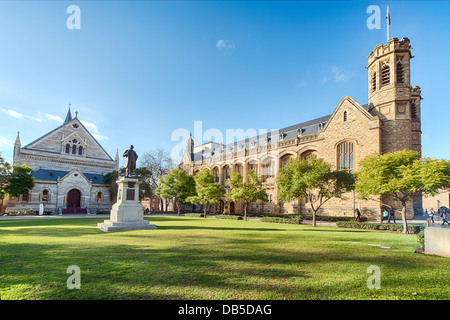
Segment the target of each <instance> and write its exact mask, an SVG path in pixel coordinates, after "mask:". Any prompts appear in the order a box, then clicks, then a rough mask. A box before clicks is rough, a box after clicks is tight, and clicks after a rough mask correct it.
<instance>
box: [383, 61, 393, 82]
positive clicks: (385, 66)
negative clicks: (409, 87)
mask: <svg viewBox="0 0 450 320" xmlns="http://www.w3.org/2000/svg"><path fill="white" fill-rule="evenodd" d="M390 76H391V70H390V68H389V63H388V62H387V61H386V62H384V63H383V66H382V67H381V86H382V87H384V86H387V85H389V83H390Z"/></svg>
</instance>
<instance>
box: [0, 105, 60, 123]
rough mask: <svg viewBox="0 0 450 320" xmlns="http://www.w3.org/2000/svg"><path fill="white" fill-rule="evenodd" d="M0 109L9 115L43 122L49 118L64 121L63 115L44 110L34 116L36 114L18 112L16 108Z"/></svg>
mask: <svg viewBox="0 0 450 320" xmlns="http://www.w3.org/2000/svg"><path fill="white" fill-rule="evenodd" d="M0 110H1V111H2V112H3V113H6V114H7V115H9V116H11V117H14V118H17V119H30V120H33V121H36V122H43V121H48V120H53V121H58V122H63V119H61V117H59V116H55V115H53V114H50V113H44V112H38V116H37V117H34V116H29V115H24V114H22V113H20V112H17V111H15V110H6V109H4V108H0Z"/></svg>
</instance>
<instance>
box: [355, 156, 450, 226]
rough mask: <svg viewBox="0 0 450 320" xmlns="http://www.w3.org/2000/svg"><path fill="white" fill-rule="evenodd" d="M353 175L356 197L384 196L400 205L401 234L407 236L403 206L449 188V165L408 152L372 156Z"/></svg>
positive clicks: (362, 162)
mask: <svg viewBox="0 0 450 320" xmlns="http://www.w3.org/2000/svg"><path fill="white" fill-rule="evenodd" d="M359 165H360V169H359V171H358V172H357V175H356V192H357V193H358V197H359V198H361V199H364V200H367V199H368V198H369V197H370V196H374V195H379V196H382V195H384V196H387V197H389V198H391V199H393V200H397V201H399V202H400V203H401V205H402V220H403V233H408V224H407V221H406V205H407V203H408V201H411V200H412V199H413V197H414V196H416V195H418V194H420V193H422V194H423V195H435V194H437V193H438V192H439V189H441V188H446V187H449V185H450V162H449V161H446V160H437V159H434V158H420V155H419V153H417V152H415V151H412V150H400V151H396V152H392V153H384V154H379V153H374V154H372V155H370V156H368V157H366V158H364V159H363V160H361V161H360V162H359Z"/></svg>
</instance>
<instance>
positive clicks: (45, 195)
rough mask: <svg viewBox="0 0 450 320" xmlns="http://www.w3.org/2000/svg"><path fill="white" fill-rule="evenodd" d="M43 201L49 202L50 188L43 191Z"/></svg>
mask: <svg viewBox="0 0 450 320" xmlns="http://www.w3.org/2000/svg"><path fill="white" fill-rule="evenodd" d="M42 201H43V202H48V190H47V189H44V191H42Z"/></svg>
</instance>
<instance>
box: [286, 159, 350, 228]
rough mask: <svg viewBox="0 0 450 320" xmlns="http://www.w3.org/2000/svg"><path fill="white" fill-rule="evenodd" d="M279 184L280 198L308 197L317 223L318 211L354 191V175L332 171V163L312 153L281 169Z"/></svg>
mask: <svg viewBox="0 0 450 320" xmlns="http://www.w3.org/2000/svg"><path fill="white" fill-rule="evenodd" d="M277 184H278V188H279V192H278V199H280V200H282V201H291V200H294V199H305V198H306V199H307V201H308V202H309V204H310V206H311V210H312V212H313V226H316V214H317V211H318V210H319V209H320V208H321V207H322V206H323V204H325V203H326V202H327V201H328V200H330V199H331V198H339V199H342V198H343V197H344V194H345V193H346V192H348V191H351V190H352V189H353V186H354V177H353V174H352V173H351V172H348V171H332V170H331V165H330V164H329V163H327V162H325V161H323V160H322V159H318V158H316V157H314V156H311V157H308V159H307V160H300V159H291V160H290V161H289V162H288V163H287V164H286V166H284V167H283V168H281V169H280V170H279V173H278V177H277Z"/></svg>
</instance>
